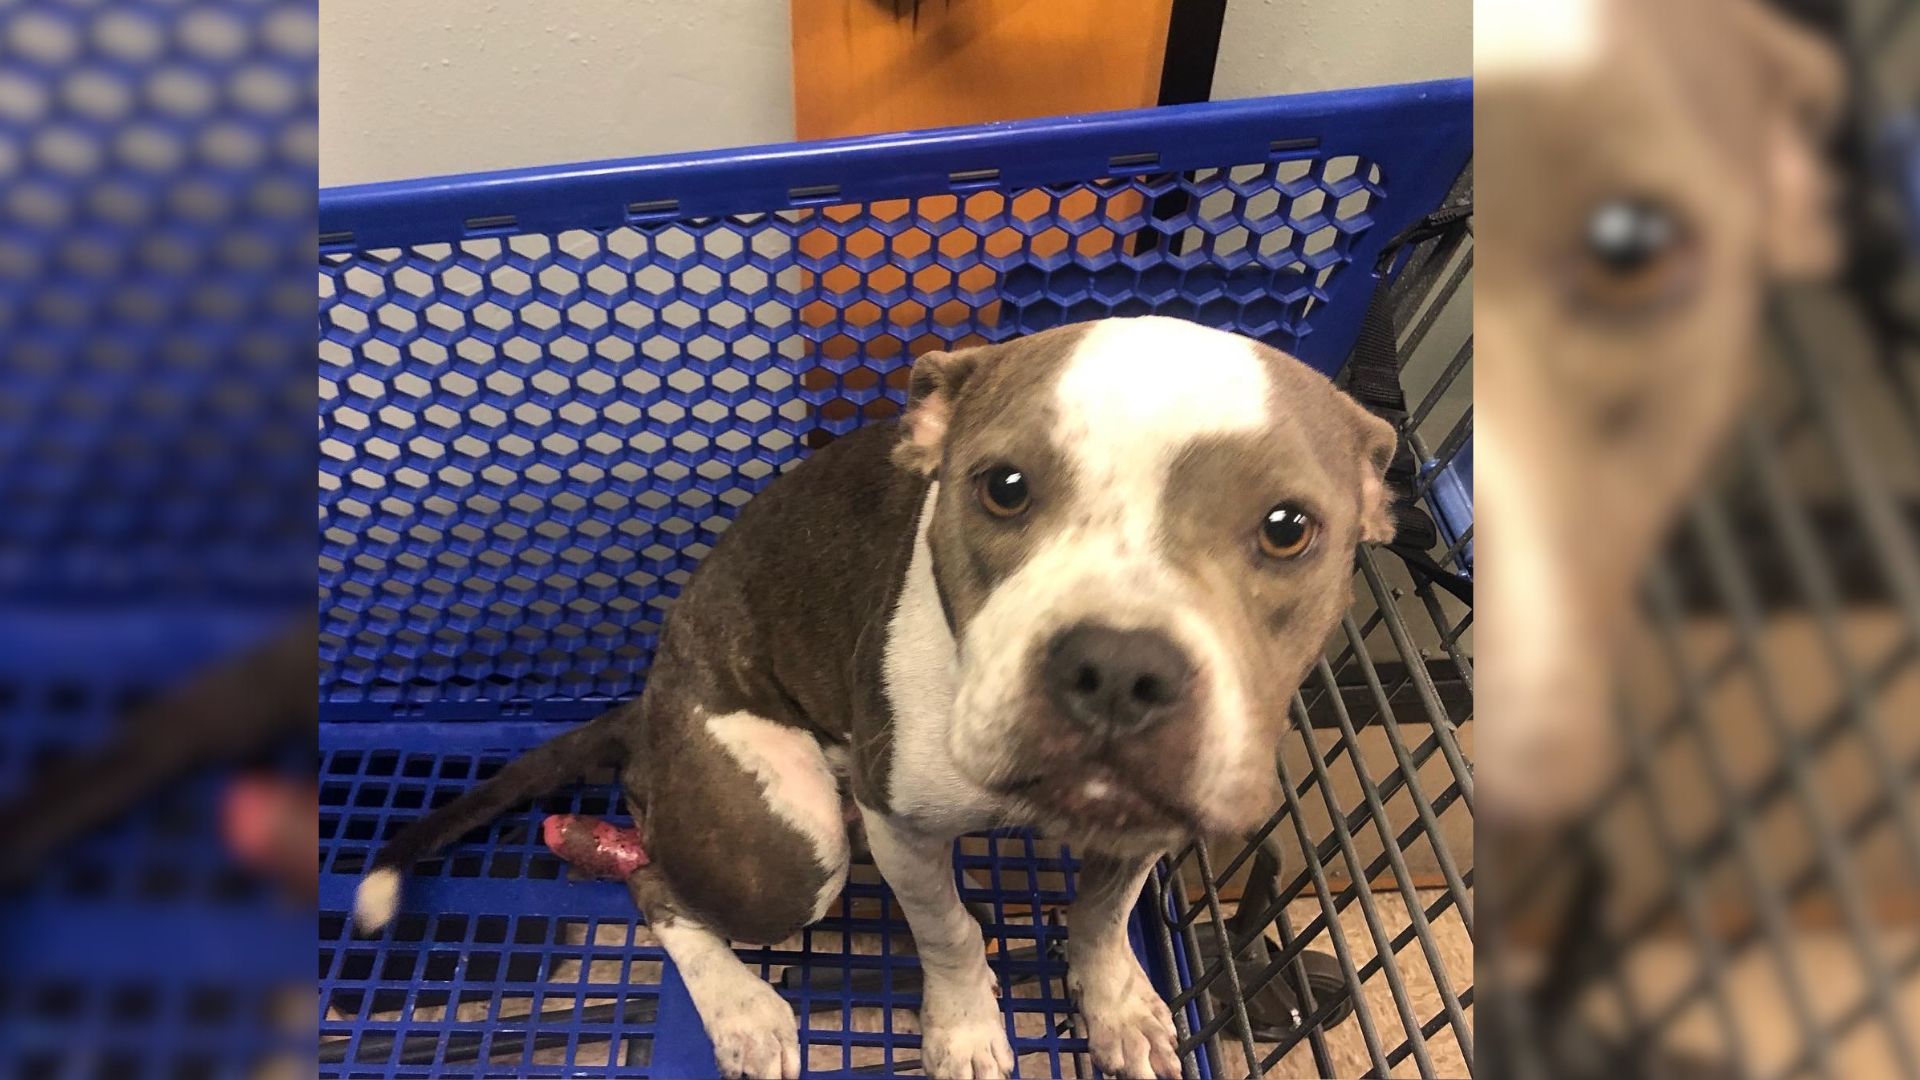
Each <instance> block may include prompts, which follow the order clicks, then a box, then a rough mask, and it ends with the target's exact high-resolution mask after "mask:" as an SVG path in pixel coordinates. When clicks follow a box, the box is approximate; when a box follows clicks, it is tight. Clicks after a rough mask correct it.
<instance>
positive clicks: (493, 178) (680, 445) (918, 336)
mask: <svg viewBox="0 0 1920 1080" xmlns="http://www.w3.org/2000/svg"><path fill="white" fill-rule="evenodd" d="M1467 106H1468V97H1467V90H1466V87H1465V86H1464V85H1462V84H1458V83H1441V84H1430V85H1423V86H1415V87H1394V88H1385V89H1381V90H1370V91H1357V92H1347V93H1339V94H1327V95H1311V96H1306V97H1298V98H1287V99H1270V100H1263V101H1251V102H1233V103H1223V104H1212V105H1202V106H1193V107H1188V108H1182V109H1169V110H1157V111H1146V112H1139V113H1130V114H1116V115H1111V116H1102V117H1096V118H1080V119H1072V120H1059V121H1041V122H1033V123H1025V124H1012V125H1001V126H997V127H990V128H985V129H970V130H959V131H951V132H939V133H932V134H917V135H909V136H896V137H890V138H880V139H870V140H862V141H854V142H847V143H834V144H821V145H812V146H797V147H780V148H773V149H762V150H751V151H742V152H733V153H728V154H720V155H715V156H712V157H708V158H696V159H673V160H664V161H641V162H627V163H613V164H605V165H594V166H581V167H574V168H564V169H544V170H531V171H525V172H517V173H505V174H498V175H489V176H479V177H462V178H455V179H451V180H434V181H420V182H409V183H400V184H391V185H375V186H371V187H363V188H352V189H343V190H339V191H334V192H328V193H326V194H325V195H324V196H323V199H322V204H321V227H322V231H323V236H322V240H323V256H322V259H321V273H320V331H321V347H320V399H321V400H320V416H321V431H320V440H321V444H320V445H321V475H320V488H321V523H320V527H321V534H322V539H321V547H322V553H321V615H322V620H323V621H322V636H321V654H322V660H323V674H322V682H323V691H324V694H325V697H326V699H327V700H329V701H331V702H334V703H339V704H342V705H344V704H346V703H364V704H366V705H369V706H371V707H370V708H368V709H366V710H363V711H362V712H360V713H358V714H356V715H362V716H386V715H389V714H390V709H389V706H390V705H391V704H393V703H407V704H409V705H417V706H420V707H421V709H420V710H419V711H420V712H421V713H422V714H426V713H431V712H432V711H433V710H434V709H435V708H436V707H439V706H442V705H444V704H446V703H448V702H472V701H479V700H484V701H487V702H492V703H496V706H495V708H494V710H492V711H490V712H489V713H487V715H496V716H545V717H572V716H582V715H586V714H589V713H591V712H593V711H595V710H596V709H597V708H598V707H599V706H600V703H603V702H604V701H605V700H606V699H608V698H618V697H624V696H627V695H631V694H633V693H635V692H637V691H638V690H639V688H640V686H641V685H642V682H643V679H644V676H645V670H646V664H647V658H648V657H649V655H650V654H651V651H652V648H653V646H654V642H655V637H656V635H657V633H658V630H659V627H660V622H661V616H662V613H663V611H664V610H665V608H666V607H667V605H669V604H670V603H671V601H672V599H673V596H674V595H675V593H676V592H677V590H678V588H679V586H680V584H681V583H683V582H684V581H685V580H686V577H687V574H688V573H689V571H691V570H692V568H693V566H694V565H695V564H696V563H697V562H698V560H699V559H700V557H701V556H702V555H703V554H705V552H706V551H707V550H709V548H710V547H711V546H712V544H713V542H714V540H715V539H716V538H717V537H718V536H719V534H720V533H721V532H722V531H723V530H724V529H725V527H726V524H727V522H728V520H729V519H730V518H731V516H732V514H733V513H734V512H735V511H736V510H737V508H738V507H739V506H740V505H741V504H742V503H744V502H745V501H746V500H747V499H748V498H750V497H751V496H752V495H753V493H754V492H756V491H758V490H759V489H760V488H762V487H763V486H764V485H765V484H766V483H767V482H768V481H769V480H771V479H772V478H773V477H774V476H775V475H777V474H778V473H779V472H780V471H781V470H782V469H784V468H786V467H788V466H790V465H791V464H793V462H794V461H795V460H797V459H798V458H799V457H800V456H801V455H802V454H803V453H804V452H805V450H806V449H807V448H808V447H810V446H812V445H817V443H818V442H819V441H821V440H823V439H825V438H830V437H832V436H833V435H835V434H838V433H842V432H845V431H848V430H851V429H852V428H853V427H854V426H856V425H858V424H860V423H863V422H866V421H869V420H874V419H879V418H882V417H886V416H891V415H893V414H895V413H896V412H897V411H898V407H899V402H900V401H901V399H902V395H903V389H904V383H905V373H906V370H907V368H908V367H909V365H910V363H911V360H912V357H913V356H915V355H917V354H919V353H921V352H923V351H925V350H927V349H930V348H936V347H947V346H956V345H965V344H968V343H972V342H980V341H998V340H1004V339H1007V338H1010V337H1014V336H1017V335H1019V334H1023V333H1028V332H1031V331H1034V330H1039V329H1043V328H1045V327H1049V326H1054V325H1059V324H1061V323H1064V322H1069V321H1075V320H1080V319H1087V318H1095V317H1099V316H1105V315H1128V314H1139V313H1145V312H1159V313H1163V314H1173V315H1180V316H1183V317H1187V318H1192V319H1196V320H1199V321H1202V322H1206V323H1210V324H1213V325H1216V326H1221V327H1225V328H1229V329H1233V330H1238V331H1242V332H1245V333H1249V334H1252V335H1255V336H1258V337H1261V338H1263V339H1265V340H1267V341H1270V342H1272V343H1273V344H1275V345H1278V346H1280V347H1282V348H1286V349H1288V350H1291V351H1293V352H1295V353H1296V354H1298V355H1300V356H1302V357H1303V358H1304V359H1307V360H1308V361H1310V362H1312V363H1314V364H1316V365H1318V366H1320V367H1322V368H1323V369H1326V370H1329V371H1331V370H1333V369H1335V368H1337V367H1338V365H1339V364H1340V363H1341V362H1342V361H1343V360H1344V358H1345V355H1346V353H1347V351H1348V349H1349V348H1350V346H1351V344H1352V341H1353V337H1354V334H1355V331H1356V328H1357V326H1358V322H1359V319H1360V316H1361V314H1362V312H1363V310H1364V308H1365V305H1366V302H1367V299H1368V297H1369V296H1370V295H1371V293H1372V286H1373V278H1372V276H1371V267H1372V263H1373V260H1374V257H1375V255H1376V254H1377V252H1378V251H1379V250H1380V249H1381V247H1382V246H1383V245H1384V244H1385V243H1386V242H1387V240H1388V239H1389V238H1390V237H1391V236H1392V235H1393V234H1394V233H1396V232H1398V231H1399V230H1400V229H1401V228H1402V227H1404V226H1405V225H1407V224H1409V223H1411V222H1412V221H1413V220H1414V219H1416V218H1417V217H1419V216H1420V215H1421V214H1424V213H1425V212H1426V211H1428V210H1430V209H1431V208H1432V207H1433V206H1434V205H1435V204H1436V203H1437V202H1438V200H1439V199H1440V197H1441V196H1442V194H1443V193H1444V192H1445V190H1446V187H1447V184H1448V183H1449V182H1450V181H1451V180H1452V178H1453V177H1454V176H1455V175H1456V173H1457V172H1458V170H1459V168H1460V167H1461V166H1462V165H1463V164H1464V162H1465V158H1466V155H1467V152H1468V147H1469V137H1468V136H1469V130H1468V122H1467ZM341 715H345V714H341ZM462 715H468V716H472V715H476V714H475V713H474V710H472V709H471V708H466V709H464V710H463V711H462Z"/></svg>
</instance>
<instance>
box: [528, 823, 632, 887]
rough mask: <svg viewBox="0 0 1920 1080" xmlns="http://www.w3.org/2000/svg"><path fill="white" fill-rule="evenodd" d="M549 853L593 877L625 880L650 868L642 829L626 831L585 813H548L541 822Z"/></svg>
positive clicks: (604, 879) (543, 837)
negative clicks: (646, 866) (641, 836)
mask: <svg viewBox="0 0 1920 1080" xmlns="http://www.w3.org/2000/svg"><path fill="white" fill-rule="evenodd" d="M540 836H541V839H543V840H545V841H546V844H547V850H549V851H551V852H553V853H554V854H555V855H558V856H559V857H560V858H561V859H562V860H563V861H565V862H566V863H567V864H568V865H570V866H572V867H573V868H574V869H576V870H578V871H580V872H581V873H582V874H585V875H586V876H588V877H591V878H598V879H600V880H602V881H625V880H626V879H627V877H628V876H629V875H631V874H632V873H633V872H634V871H635V870H638V869H640V868H641V867H643V866H645V865H647V852H646V849H645V848H644V847H642V846H641V843H640V829H639V828H638V827H637V826H636V827H632V828H626V829H623V828H621V827H620V826H618V825H615V824H613V823H612V822H609V821H603V820H601V819H600V818H596V817H587V816H585V815H582V814H548V815H547V819H546V820H545V821H543V822H541V823H540Z"/></svg>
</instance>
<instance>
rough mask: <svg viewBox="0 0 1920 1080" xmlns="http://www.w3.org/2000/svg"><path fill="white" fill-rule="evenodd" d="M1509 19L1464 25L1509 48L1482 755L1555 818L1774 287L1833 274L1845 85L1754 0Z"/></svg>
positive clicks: (1818, 53) (1490, 414)
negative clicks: (1834, 137)
mask: <svg viewBox="0 0 1920 1080" xmlns="http://www.w3.org/2000/svg"><path fill="white" fill-rule="evenodd" d="M1484 6H1485V5H1483V7H1484ZM1493 6H1494V7H1497V8H1506V7H1508V6H1509V5H1508V4H1507V3H1505V2H1502V3H1496V4H1494V5H1493ZM1526 8H1528V9H1530V10H1521V9H1516V11H1515V12H1513V13H1510V14H1512V15H1513V17H1514V18H1513V19H1499V18H1493V19H1489V18H1488V16H1489V15H1492V14H1495V13H1488V12H1483V13H1481V14H1480V17H1479V18H1477V19H1476V23H1478V24H1480V25H1484V26H1487V27H1488V28H1489V34H1495V35H1518V36H1517V37H1515V38H1514V39H1513V40H1509V41H1500V40H1492V41H1490V42H1486V43H1484V44H1483V46H1482V47H1480V48H1478V49H1477V52H1476V62H1477V64H1478V65H1480V67H1481V77H1480V78H1479V80H1478V82H1477V86H1476V93H1477V95H1478V96H1477V104H1476V136H1477V139H1478V146H1479V153H1478V156H1479V158H1480V160H1481V162H1482V165H1481V167H1480V168H1479V169H1478V170H1477V175H1478V186H1479V196H1478V205H1479V207H1480V210H1479V213H1478V215H1477V228H1478V238H1479V243H1478V245H1477V251H1478V261H1477V265H1476V280H1475V283H1474V297H1475V300H1474V302H1475V321H1476V365H1477V372H1476V379H1475V403H1476V408H1475V440H1476V447H1475V461H1476V465H1477V470H1478V471H1477V475H1476V477H1475V495H1476V499H1477V519H1476V520H1477V526H1476V536H1477V541H1478V552H1477V566H1478V569H1479V575H1478V582H1477V585H1478V595H1477V599H1478V603H1479V607H1478V611H1477V618H1476V637H1477V645H1478V661H1477V675H1478V677H1479V687H1478V690H1479V694H1480V695H1481V696H1480V701H1479V707H1478V714H1479V723H1478V725H1477V727H1478V732H1477V739H1476V742H1477V746H1476V759H1477V761H1478V765H1479V768H1478V770H1477V771H1478V775H1479V776H1480V777H1481V784H1482V788H1483V789H1484V791H1485V793H1486V797H1487V798H1488V800H1489V805H1490V806H1491V807H1492V808H1493V809H1494V810H1495V812H1500V811H1502V810H1503V809H1504V810H1506V811H1509V812H1514V813H1518V814H1522V815H1528V816H1538V815H1547V816H1552V815H1554V814H1556V813H1560V812H1564V811H1565V810H1566V809H1567V808H1568V807H1570V806H1572V805H1573V804H1575V803H1576V802H1577V801H1578V800H1579V799H1581V798H1582V797H1583V796H1584V795H1585V794H1586V793H1587V792H1588V791H1589V790H1590V788H1591V786H1592V784H1593V782H1594V781H1595V780H1596V779H1598V778H1599V777H1600V776H1601V775H1602V774H1603V772H1604V768H1603V764H1604V755H1603V754H1601V753H1600V749H1601V747H1603V746H1604V745H1606V733H1607V732H1608V731H1609V729H1610V727H1611V723H1610V717H1609V715H1608V710H1609V709H1610V708H1611V706H1612V686H1611V682H1612V668H1611V664H1610V663H1609V662H1608V659H1607V658H1608V654H1609V652H1610V651H1611V650H1612V649H1613V648H1615V647H1616V646H1617V643H1618V638H1619V637H1620V635H1621V633H1622V631H1623V629H1624V628H1625V626H1626V625H1627V623H1628V622H1629V621H1630V619H1631V617H1632V612H1633V603H1632V601H1633V596H1634V590H1635V588H1636V586H1637V583H1638V581H1639V579H1640V577H1641V575H1642V573H1643V571H1644V569H1645V567H1646V564H1647V562H1648V560H1649V559H1650V558H1651V556H1652V554H1653V552H1654V550H1655V548H1656V547H1657V546H1658V544H1659V543H1660V541H1661V539H1662V536H1663V534H1664V532H1665V531H1666V529H1667V527H1668V526H1669V524H1670V522H1671V520H1672V517H1673V515H1674V513H1675V512H1676V510H1677V509H1678V508H1679V506H1680V505H1681V503H1682V501H1683V500H1684V498H1685V496H1686V495H1687V493H1688V491H1689V490H1690V489H1691V487H1692V486H1693V485H1694V484H1695V483H1696V482H1697V481H1698V480H1699V478H1700V477H1701V474H1702V471H1703V469H1704V467H1705V465H1706V463H1707V461H1708V459H1709V458H1710V456H1711V454H1712V452H1713V450H1714V448H1715V446H1716V445H1717V444H1718V442H1719V440H1720V439H1721V437H1722V436H1723V434H1724V433H1725V432H1726V430H1727V428H1728V425H1729V424H1730V422H1731V421H1732V419H1733V417H1734V415H1735V413H1736V412H1737V410H1738V409H1739V407H1740V405H1741V403H1742V400H1743V397H1744V392H1745V388H1746V384H1747V381H1748V380H1747V371H1748V367H1749V362H1750V358H1751V355H1752V353H1753V350H1754V349H1755V347H1756V344H1757V341H1756V329H1757V323H1758V321H1759V316H1760V304H1761V300H1762V297H1763V292H1764V289H1765V286H1766V284H1767V283H1768V281H1769V280H1770V279H1772V278H1776V277H1779V276H1783V275H1793V274H1805V273H1810V272H1819V271H1822V270H1824V269H1826V268H1827V267H1828V266H1829V265H1830V264H1831V263H1832V262H1833V261H1834V259H1835V256H1836V251H1835V248H1836V241H1835V240H1834V233H1833V229H1832V227H1831V225H1830V224H1828V223H1827V222H1826V220H1825V215H1826V205H1825V203H1826V198H1825V195H1824V192H1823V191H1822V190H1821V171H1820V168H1819V166H1818V149H1817V145H1818V144H1817V134H1816V132H1815V128H1816V127H1817V125H1818V123H1819V121H1820V120H1821V118H1822V117H1824V116H1825V115H1826V114H1828V113H1830V112H1831V111H1832V110H1833V109H1834V108H1835V107H1836V105H1837V99H1838V94H1839V72H1838V70H1837V67H1836V66H1835V63H1834V61H1833V59H1832V58H1831V57H1830V56H1828V55H1827V54H1826V53H1825V51H1824V50H1823V48H1822V47H1821V46H1819V45H1818V44H1817V43H1815V42H1813V41H1812V40H1811V39H1810V38H1805V37H1802V36H1801V35H1800V34H1799V33H1798V32H1797V31H1795V30H1794V29H1793V28H1791V27H1790V26H1789V25H1787V24H1786V23H1785V22H1783V21H1781V20H1780V19H1779V18H1778V17H1777V16H1775V15H1773V14H1771V13H1770V12H1768V11H1766V10H1764V9H1763V8H1761V7H1760V6H1759V5H1758V4H1756V3H1754V2H1752V0H1688V2H1686V3H1669V2H1660V0H1584V2H1580V3H1567V4H1550V5H1530V4H1529V5H1526ZM1543 8H1544V9H1551V10H1550V15H1542V14H1541V13H1540V9H1543ZM1515 19H1517V20H1518V23H1519V24H1528V23H1529V22H1531V25H1532V27H1533V30H1535V31H1537V33H1534V34H1533V40H1531V41H1529V40H1528V27H1527V26H1526V25H1519V26H1518V27H1516V23H1515V21H1514V20H1515ZM1543 19H1544V20H1546V21H1542V20H1543Z"/></svg>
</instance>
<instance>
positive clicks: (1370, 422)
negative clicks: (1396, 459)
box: [1340, 394, 1400, 544]
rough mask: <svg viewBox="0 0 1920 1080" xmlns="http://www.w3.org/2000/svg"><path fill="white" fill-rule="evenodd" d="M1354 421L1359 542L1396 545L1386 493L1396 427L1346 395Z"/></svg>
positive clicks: (1389, 496) (1342, 397) (1390, 502)
mask: <svg viewBox="0 0 1920 1080" xmlns="http://www.w3.org/2000/svg"><path fill="white" fill-rule="evenodd" d="M1340 400H1341V401H1343V402H1345V403H1346V405H1347V411H1348V413H1349V415H1350V416H1351V418H1352V421H1353V433H1354V435H1353V445H1354V447H1355V448H1356V449H1357V451H1358V454H1357V455H1356V456H1357V457H1358V458H1359V479H1360V541H1361V542H1362V543H1366V544H1387V543H1392V542H1393V532H1394V521H1393V495H1392V493H1391V492H1389V491H1388V490H1387V466H1389V465H1391V464H1393V452H1394V449H1395V448H1396V447H1397V446H1398V445H1399V441H1400V440H1399V436H1398V434H1397V433H1395V431H1394V430H1393V425H1392V424H1389V423H1387V422H1386V421H1385V420H1382V419H1380V418H1379V417H1377V416H1375V415H1373V414H1372V413H1370V412H1368V411H1367V410H1365V409H1363V408H1361V407H1360V403H1359V402H1357V401H1354V400H1353V399H1352V398H1350V397H1348V396H1347V395H1345V394H1341V395H1340Z"/></svg>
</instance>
